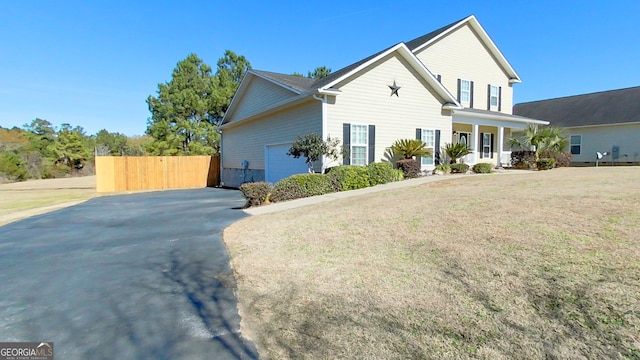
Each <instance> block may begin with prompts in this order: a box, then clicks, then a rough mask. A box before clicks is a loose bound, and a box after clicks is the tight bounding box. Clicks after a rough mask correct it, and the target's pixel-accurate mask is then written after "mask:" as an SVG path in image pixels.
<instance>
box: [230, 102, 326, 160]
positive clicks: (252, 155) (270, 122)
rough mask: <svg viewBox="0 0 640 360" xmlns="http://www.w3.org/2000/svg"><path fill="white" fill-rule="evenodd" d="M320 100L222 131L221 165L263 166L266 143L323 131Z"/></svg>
mask: <svg viewBox="0 0 640 360" xmlns="http://www.w3.org/2000/svg"><path fill="white" fill-rule="evenodd" d="M321 108H322V106H321V103H320V102H319V101H316V100H313V99H310V100H309V101H308V102H305V103H303V104H300V105H298V106H296V107H293V108H289V109H286V111H280V112H277V113H273V114H271V115H268V116H265V117H261V118H257V119H255V120H253V121H249V122H246V123H244V124H241V125H238V126H236V127H231V128H227V129H224V130H223V132H222V164H221V166H222V167H223V168H239V167H240V163H241V162H242V160H248V161H249V168H250V169H260V170H264V168H265V164H264V162H265V158H264V155H265V146H266V145H273V144H281V143H286V142H292V141H294V140H295V139H296V137H297V136H298V135H299V134H300V135H304V134H307V133H309V132H315V133H318V134H320V133H321V131H322V114H321V111H322V110H321Z"/></svg>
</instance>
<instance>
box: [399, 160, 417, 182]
mask: <svg viewBox="0 0 640 360" xmlns="http://www.w3.org/2000/svg"><path fill="white" fill-rule="evenodd" d="M396 167H397V168H398V169H400V170H402V173H403V174H404V177H405V178H408V179H411V178H416V177H418V176H420V164H419V163H418V161H417V160H416V159H401V160H398V162H396Z"/></svg>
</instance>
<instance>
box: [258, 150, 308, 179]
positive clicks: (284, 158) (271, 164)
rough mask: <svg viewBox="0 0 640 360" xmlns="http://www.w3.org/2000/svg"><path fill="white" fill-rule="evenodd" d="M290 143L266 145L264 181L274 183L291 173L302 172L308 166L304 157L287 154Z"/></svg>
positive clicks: (306, 169) (306, 170)
mask: <svg viewBox="0 0 640 360" xmlns="http://www.w3.org/2000/svg"><path fill="white" fill-rule="evenodd" d="M290 147H291V144H281V145H268V146H267V148H266V150H265V159H266V161H265V166H266V169H265V181H266V182H270V183H275V182H276V181H278V180H280V179H284V178H286V177H289V176H291V175H293V174H304V173H306V172H308V171H309V170H308V169H309V167H308V166H307V163H305V158H304V157H300V158H298V159H296V158H294V157H293V156H288V155H287V151H288V150H289V148H290Z"/></svg>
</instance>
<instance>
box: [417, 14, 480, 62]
mask: <svg viewBox="0 0 640 360" xmlns="http://www.w3.org/2000/svg"><path fill="white" fill-rule="evenodd" d="M468 18H469V16H467V17H465V18H463V19H460V20H458V21H456V22H453V23H451V24H449V25H445V26H443V27H441V28H440V29H438V30H434V31H432V32H430V33H428V34H425V35H422V36H420V37H417V38H415V39H413V40H410V41H407V42H406V43H405V44H407V47H408V48H409V50H411V51H412V52H414V53H415V52H416V50H420V49H422V48H423V47H424V46H426V45H427V44H428V43H430V42H431V40H433V39H435V38H436V37H438V36H439V35H440V34H442V33H444V32H446V31H448V30H449V29H451V28H453V27H455V26H456V25H458V24H460V23H462V22H464V21H465V20H466V19H468Z"/></svg>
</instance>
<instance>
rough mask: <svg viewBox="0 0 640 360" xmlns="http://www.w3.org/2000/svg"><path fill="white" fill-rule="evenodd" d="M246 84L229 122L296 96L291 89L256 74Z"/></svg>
mask: <svg viewBox="0 0 640 360" xmlns="http://www.w3.org/2000/svg"><path fill="white" fill-rule="evenodd" d="M247 85H248V86H247V90H246V92H245V93H244V95H243V96H242V98H241V100H240V102H239V103H238V104H234V107H235V108H236V109H237V110H236V111H235V112H234V113H233V114H232V118H231V121H230V122H232V121H233V120H234V119H238V120H239V119H243V118H245V117H247V116H249V115H252V114H255V113H257V112H259V111H262V110H264V109H267V108H269V107H271V106H272V105H274V104H277V103H279V102H281V101H284V100H286V99H290V98H292V97H294V96H297V94H296V93H294V92H293V91H291V90H287V89H285V88H283V87H281V86H278V85H276V84H274V83H271V82H269V81H267V80H264V79H262V78H259V77H257V76H253V77H252V78H251V81H250V83H249V84H247Z"/></svg>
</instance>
